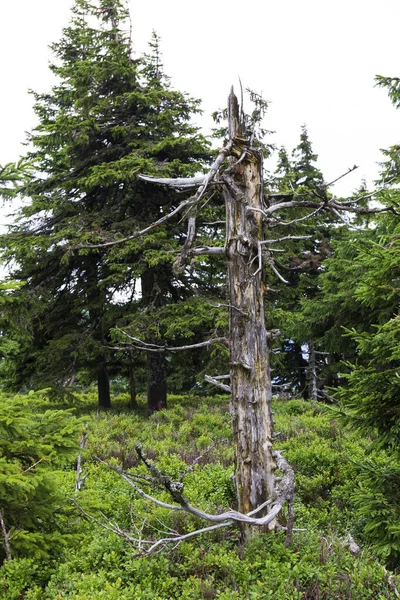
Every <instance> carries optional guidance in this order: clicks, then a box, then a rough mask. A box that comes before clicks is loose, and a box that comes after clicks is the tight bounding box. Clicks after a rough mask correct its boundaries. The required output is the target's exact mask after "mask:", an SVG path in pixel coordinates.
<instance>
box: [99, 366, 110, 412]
mask: <svg viewBox="0 0 400 600" xmlns="http://www.w3.org/2000/svg"><path fill="white" fill-rule="evenodd" d="M97 395H98V399H99V408H110V407H111V397H110V380H109V377H108V370H107V366H106V364H105V363H99V364H98V367H97Z"/></svg>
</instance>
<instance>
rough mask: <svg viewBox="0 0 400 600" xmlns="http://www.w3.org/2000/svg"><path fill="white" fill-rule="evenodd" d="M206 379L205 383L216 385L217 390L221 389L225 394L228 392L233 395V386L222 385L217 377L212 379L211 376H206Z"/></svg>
mask: <svg viewBox="0 0 400 600" xmlns="http://www.w3.org/2000/svg"><path fill="white" fill-rule="evenodd" d="M204 379H205V381H207V383H212V385H215V386H216V387H217V388H220V389H221V390H223V391H224V392H227V393H228V394H230V393H231V386H230V385H227V384H226V383H221V382H220V381H218V380H217V379H216V378H215V377H211V376H210V375H204Z"/></svg>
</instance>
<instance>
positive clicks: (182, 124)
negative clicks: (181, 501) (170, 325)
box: [3, 0, 208, 407]
mask: <svg viewBox="0 0 400 600" xmlns="http://www.w3.org/2000/svg"><path fill="white" fill-rule="evenodd" d="M72 15H73V16H72V21H71V23H70V25H69V26H68V27H67V28H66V29H65V30H64V32H63V36H62V38H61V40H60V41H59V42H58V43H55V44H53V46H52V50H53V54H54V56H55V62H54V64H53V65H51V70H52V71H53V72H54V73H55V75H56V76H57V80H58V83H57V84H56V85H55V86H54V87H53V88H52V90H51V92H50V93H47V94H39V93H34V94H33V95H34V98H35V111H36V114H37V116H38V120H39V124H38V126H37V127H36V128H35V129H34V130H33V131H32V133H31V134H30V136H29V142H30V144H31V148H32V149H31V150H30V151H29V152H28V159H29V161H30V163H31V164H32V165H34V169H35V170H34V172H33V173H32V176H31V178H30V180H29V181H28V182H27V183H26V185H25V186H24V187H23V190H22V192H23V195H24V198H25V202H24V206H23V208H22V209H21V210H20V211H19V213H18V220H17V222H16V223H15V224H14V225H13V226H12V228H11V230H10V233H9V234H8V235H6V236H4V237H3V246H4V247H5V251H4V257H5V259H8V260H9V261H10V262H12V263H13V264H15V265H16V267H15V268H14V269H13V273H12V277H13V278H14V279H16V280H17V281H24V282H26V284H25V285H24V286H23V288H21V289H20V290H19V292H18V293H19V294H20V295H23V297H24V298H25V300H26V302H27V304H29V305H30V306H31V307H32V310H31V318H30V326H29V331H30V343H29V344H28V345H26V346H25V348H24V352H23V353H21V355H20V358H19V361H18V362H19V366H18V367H17V372H18V377H17V379H16V382H15V383H16V385H20V384H21V383H24V382H25V383H26V382H30V383H32V384H33V385H39V386H40V387H43V386H44V385H55V384H58V385H59V384H63V383H64V382H65V380H66V379H68V378H69V377H70V376H71V375H74V374H76V372H77V371H79V369H82V368H83V369H85V370H86V371H87V372H88V373H89V378H92V377H93V378H94V379H97V382H98V392H99V404H100V406H102V407H107V406H109V405H110V389H109V370H110V367H112V366H113V363H115V361H117V362H118V361H120V359H119V358H118V356H116V355H115V353H112V352H111V351H108V350H107V349H106V346H107V345H110V328H111V327H112V326H113V325H114V324H115V323H116V321H117V319H118V318H119V317H121V316H123V315H124V314H125V313H126V311H127V308H126V304H127V303H128V302H129V299H132V298H134V299H135V298H137V290H138V287H137V282H138V281H139V280H141V282H142V299H141V304H142V307H144V308H147V309H148V310H150V305H154V304H155V303H156V302H158V301H160V299H161V298H165V297H166V296H167V295H168V293H169V292H168V289H167V288H168V286H169V287H171V285H172V284H171V283H170V279H169V278H170V275H168V274H167V273H169V274H171V273H172V271H171V268H170V266H169V265H171V263H172V260H173V259H172V258H171V252H173V249H174V245H175V244H176V240H175V239H174V236H173V235H172V236H170V238H169V241H168V242H166V241H165V238H166V236H165V228H164V229H163V228H159V229H158V230H157V231H156V232H154V235H152V236H151V237H148V238H147V239H146V243H145V244H143V243H142V241H141V240H134V241H131V242H129V243H127V244H125V245H124V247H123V248H122V246H111V247H110V248H109V247H107V245H106V246H103V244H104V243H106V244H107V242H108V241H111V240H115V238H116V237H118V236H119V237H121V236H124V235H125V236H126V235H129V233H131V232H132V231H134V230H135V229H136V228H142V227H143V226H144V225H149V224H151V222H152V221H154V220H157V218H159V217H160V215H161V214H163V213H164V212H165V211H167V210H170V209H171V208H173V206H174V202H176V195H174V194H171V193H166V192H165V191H164V190H157V191H156V192H154V193H152V194H151V195H149V194H148V190H147V189H145V187H144V185H143V183H142V182H140V181H138V180H137V179H136V177H135V174H136V173H138V172H139V171H144V170H146V171H147V172H154V173H156V172H162V173H163V174H164V175H174V176H186V175H188V174H193V173H194V172H195V171H196V170H198V169H199V167H200V165H201V162H202V161H203V160H206V159H207V157H208V150H207V144H206V143H205V141H204V139H203V138H202V137H201V136H199V135H198V134H197V131H196V129H195V128H194V127H193V126H191V125H190V118H191V115H192V114H193V113H195V112H197V111H198V102H197V101H194V100H192V99H190V98H188V97H187V96H186V95H184V94H182V93H180V92H177V91H174V90H172V89H171V87H170V86H169V83H168V80H167V79H166V78H165V76H164V75H163V72H162V65H161V64H160V55H159V47H158V40H157V38H156V37H154V38H153V41H152V44H153V47H152V54H151V55H150V56H147V57H145V58H144V59H139V60H133V59H132V53H131V40H130V34H129V22H128V16H129V15H128V12H127V10H126V7H125V2H123V1H120V0H96V2H89V1H88V0H76V2H75V5H74V7H73V9H72ZM135 291H136V292H135ZM135 293H136V295H135ZM116 295H118V296H119V297H120V298H121V297H122V298H123V300H122V301H121V300H120V301H119V302H117V301H116V300H115V298H116ZM114 368H115V365H114ZM149 373H150V380H151V379H152V378H154V377H155V378H156V379H157V378H158V382H159V383H158V385H159V388H163V386H164V373H163V366H162V365H160V364H156V365H155V366H154V365H152V363H151V360H149ZM151 386H152V384H151V383H150V384H149V387H150V394H149V395H150V396H151V393H152V392H151ZM157 393H161V396H163V397H164V398H165V390H164V389H161V392H160V391H159V392H157ZM152 402H153V400H151V398H150V403H152ZM155 403H156V404H157V406H159V405H160V403H161V405H162V398H161V399H160V397H159V398H158V400H157V401H155Z"/></svg>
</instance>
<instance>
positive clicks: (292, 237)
mask: <svg viewBox="0 0 400 600" xmlns="http://www.w3.org/2000/svg"><path fill="white" fill-rule="evenodd" d="M311 237H312V236H311V235H285V236H284V237H281V238H276V239H275V240H264V241H263V242H261V244H279V242H285V241H287V240H309V239H310V238H311Z"/></svg>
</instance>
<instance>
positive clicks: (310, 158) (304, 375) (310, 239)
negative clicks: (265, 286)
mask: <svg viewBox="0 0 400 600" xmlns="http://www.w3.org/2000/svg"><path fill="white" fill-rule="evenodd" d="M317 159H318V156H317V155H316V154H315V153H314V151H313V148H312V144H311V141H310V138H309V135H308V131H307V128H306V127H305V126H303V127H302V130H301V134H300V142H299V144H298V145H297V146H296V147H295V148H294V150H293V151H292V153H291V156H290V157H289V155H288V153H287V152H286V150H285V148H281V149H280V150H279V155H278V164H277V167H276V170H275V174H274V176H273V178H272V181H270V182H269V186H270V187H271V188H272V189H273V190H275V191H276V192H278V194H279V193H282V194H289V197H290V198H291V197H292V196H293V198H295V199H297V200H298V201H299V202H300V205H299V208H298V209H297V212H296V216H295V218H293V213H292V212H291V211H290V210H288V211H287V212H286V213H285V212H284V211H282V213H280V217H279V219H277V220H276V222H275V223H273V224H272V231H273V238H277V239H279V238H281V237H285V241H284V242H283V243H281V245H280V246H279V247H278V246H277V248H278V251H279V252H280V253H279V254H277V255H276V257H275V262H276V264H277V265H278V266H279V269H280V271H281V273H282V274H283V278H284V279H285V280H286V283H285V284H284V285H282V281H279V279H278V278H274V280H273V282H271V288H272V290H279V291H278V292H276V291H272V292H271V294H270V296H271V298H270V299H271V310H270V313H269V319H270V326H271V327H272V328H278V329H280V330H281V331H282V341H281V344H280V346H279V345H278V344H277V343H275V344H276V354H274V355H273V357H274V359H275V360H274V362H275V368H274V376H275V379H276V382H277V383H278V384H279V385H283V387H284V388H289V389H291V390H293V391H295V392H301V393H302V394H303V396H304V397H306V398H307V397H309V396H310V395H314V396H315V395H316V389H315V377H314V375H313V376H312V377H311V373H310V365H312V359H313V358H314V357H313V356H312V351H313V349H314V348H315V345H314V337H313V334H312V332H311V330H310V329H309V330H307V329H306V328H305V326H304V325H305V323H304V319H303V317H302V316H301V314H300V313H301V305H302V302H306V301H310V300H311V301H312V299H313V298H314V297H315V295H316V293H317V291H318V277H319V275H320V273H321V264H322V262H323V261H324V259H325V258H326V257H327V256H328V255H329V239H330V237H331V224H332V222H333V221H334V219H333V218H332V214H331V212H328V211H326V212H324V211H323V210H322V209H317V210H316V211H315V214H311V216H310V210H309V209H307V208H304V209H302V208H301V202H302V201H304V202H305V204H306V202H307V201H310V200H313V199H314V200H316V199H318V198H320V199H321V197H324V195H326V194H327V191H326V189H325V188H324V178H323V175H322V173H321V171H320V170H319V169H318V167H317V166H316V164H315V163H316V162H317ZM278 199H279V196H278ZM278 201H279V200H278ZM285 221H286V222H289V223H290V222H291V221H293V224H292V225H289V226H288V225H287V224H286V223H285ZM288 237H289V238H291V239H287V238H288ZM306 350H308V356H309V359H311V360H306V357H305V351H306ZM313 383H314V385H312V384H313ZM312 392H313V393H312Z"/></svg>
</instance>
